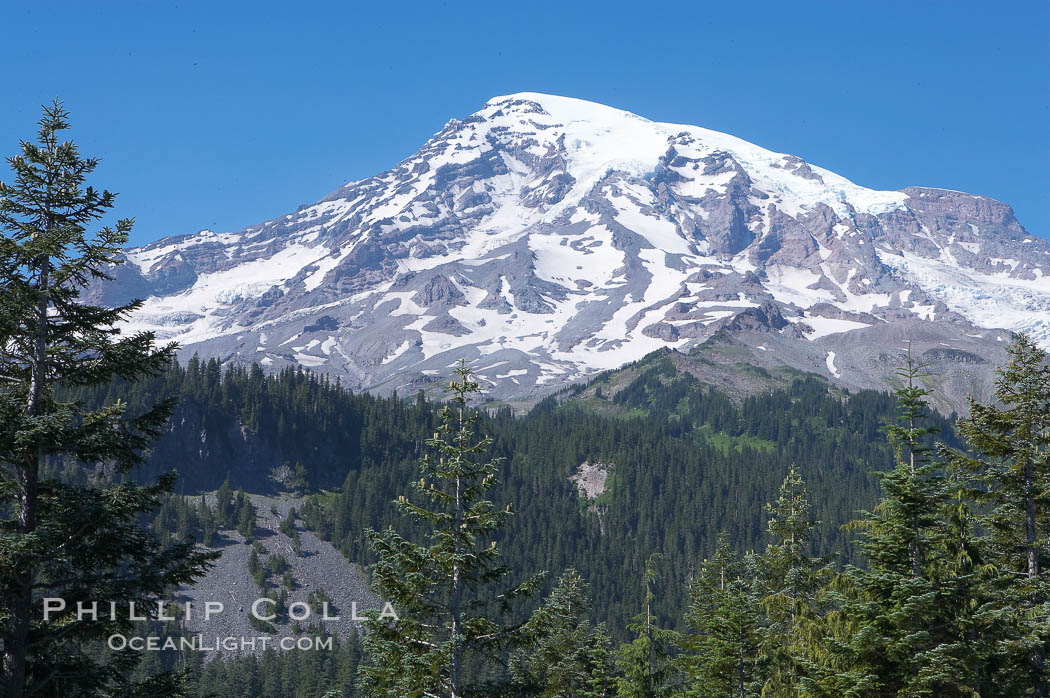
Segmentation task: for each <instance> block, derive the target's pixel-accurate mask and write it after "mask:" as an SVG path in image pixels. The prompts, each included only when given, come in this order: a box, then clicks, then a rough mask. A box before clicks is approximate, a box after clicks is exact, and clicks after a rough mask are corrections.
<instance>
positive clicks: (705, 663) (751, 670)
mask: <svg viewBox="0 0 1050 698" xmlns="http://www.w3.org/2000/svg"><path fill="white" fill-rule="evenodd" d="M757 576H758V570H757V561H756V559H755V556H754V555H750V554H749V555H745V556H744V557H743V558H741V557H738V556H737V555H736V554H735V553H734V552H733V551H732V549H731V548H730V547H729V537H728V536H727V535H726V534H725V533H722V534H720V535H719V537H718V547H717V549H716V550H715V554H714V555H713V556H712V557H711V558H710V559H708V560H704V562H703V564H702V565H701V567H700V573H699V574H698V575H697V577H696V578H695V579H694V580H693V581H692V582H691V584H690V589H689V595H690V601H689V608H688V609H687V611H686V614H685V620H686V623H687V624H688V626H689V628H690V630H689V633H688V635H687V636H686V640H685V646H686V648H687V649H688V650H689V654H688V655H687V657H686V659H685V662H684V664H685V667H686V675H687V677H688V687H687V691H686V695H688V696H697V697H698V698H716V697H719V698H720V697H722V696H731V697H732V698H747V697H749V696H758V695H760V694H761V691H762V685H763V683H764V676H765V675H764V667H763V663H762V652H761V641H762V637H763V633H764V627H763V625H764V620H763V615H762V609H761V603H760V598H759V593H758V589H757V584H756V582H757V579H756V578H757Z"/></svg>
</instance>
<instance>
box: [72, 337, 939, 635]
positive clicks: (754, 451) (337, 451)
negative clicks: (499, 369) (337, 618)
mask: <svg viewBox="0 0 1050 698" xmlns="http://www.w3.org/2000/svg"><path fill="white" fill-rule="evenodd" d="M652 364H653V365H652V366H651V367H649V368H648V369H647V370H645V371H643V372H642V373H641V375H640V376H639V377H638V378H636V379H635V380H634V381H632V382H631V383H630V384H629V385H627V386H626V387H625V388H624V389H623V390H621V391H619V392H618V393H616V395H615V397H614V398H611V399H610V400H609V402H610V407H613V408H614V407H618V406H619V407H626V408H630V412H629V413H628V414H633V415H634V416H623V414H622V413H621V412H620V411H615V410H614V411H612V412H610V413H609V414H603V413H600V412H595V411H594V410H593V409H590V408H585V407H583V406H581V405H579V404H577V403H575V402H573V401H572V399H571V398H570V399H565V396H562V401H561V402H559V400H558V399H555V398H550V399H547V400H545V401H544V402H542V403H540V404H539V405H537V406H536V407H535V408H534V409H533V410H532V411H531V412H530V413H529V414H527V415H525V416H523V417H515V416H513V415H512V413H511V412H510V411H509V410H498V411H495V412H492V413H489V414H485V415H483V417H482V419H481V421H480V422H479V425H478V428H479V431H480V432H481V433H483V434H487V435H490V436H491V437H492V439H493V443H492V446H491V455H492V456H494V457H499V458H502V459H503V461H502V463H501V471H500V473H499V480H500V481H501V483H502V485H501V487H500V488H499V489H498V491H496V492H494V493H493V496H494V500H495V501H496V503H497V504H500V505H502V504H505V503H514V505H515V507H516V510H517V513H516V515H515V516H514V517H512V518H511V519H510V521H509V522H508V524H507V526H506V528H505V530H504V531H503V532H502V534H501V536H500V541H499V542H500V546H501V548H502V550H503V551H504V555H505V556H506V558H507V560H508V564H509V565H510V566H511V567H513V568H520V569H547V570H551V571H552V572H555V573H557V572H558V571H561V570H564V569H567V568H570V567H573V568H575V569H577V570H579V571H580V573H581V575H582V576H583V578H584V579H585V580H587V581H588V582H589V583H590V584H591V585H592V587H593V596H594V602H595V609H596V610H595V613H596V617H599V618H601V619H602V620H607V621H608V622H609V623H610V627H613V628H623V627H625V625H626V622H627V620H628V618H629V617H630V616H631V615H633V613H634V610H633V609H634V608H636V606H637V604H638V603H639V602H640V598H641V594H642V592H641V591H640V590H639V588H638V587H637V585H636V584H633V583H632V580H635V579H637V577H638V575H639V574H640V573H641V570H642V567H643V566H644V563H645V560H646V559H647V558H648V556H649V555H650V554H651V553H653V552H660V553H663V554H664V557H663V558H661V559H662V563H661V570H660V573H661V575H662V578H664V579H666V581H667V582H668V584H667V588H668V590H669V592H670V593H668V594H667V595H666V596H665V597H663V599H662V600H661V608H662V609H663V610H665V611H667V612H668V615H671V613H670V612H671V611H672V609H675V608H679V607H681V604H682V602H683V598H684V591H683V590H682V585H681V582H682V581H684V579H685V578H686V577H687V576H688V575H689V574H690V572H691V571H693V570H695V568H696V565H697V564H698V560H699V559H701V558H702V557H703V556H705V555H708V554H710V553H712V552H713V551H714V546H715V540H716V538H717V535H718V533H719V532H720V531H729V532H731V536H730V541H731V543H732V545H733V546H734V548H735V549H737V550H740V551H743V550H746V549H754V548H755V547H756V546H759V545H761V544H763V542H764V537H765V530H764V529H765V518H764V512H763V506H764V504H765V502H766V501H768V499H769V498H770V493H772V492H775V491H776V488H777V486H778V485H779V484H780V481H781V480H782V479H783V477H784V476H785V474H786V473H787V472H788V470H789V469H790V468H791V467H792V466H795V467H796V468H797V469H798V471H799V472H800V473H801V474H802V475H803V476H804V477H805V478H806V480H807V482H808V483H809V484H810V487H811V489H812V490H813V491H814V492H815V493H817V494H816V495H815V496H816V497H817V500H816V501H815V503H814V508H815V511H816V512H817V514H818V518H819V519H821V521H822V522H823V523H822V525H821V526H820V528H819V531H818V533H817V539H816V540H815V541H814V544H815V545H816V546H818V547H820V548H821V549H828V550H835V551H837V552H842V551H844V550H845V548H844V538H843V536H842V533H841V531H840V530H839V527H840V525H841V524H843V523H845V522H846V521H848V520H850V519H851V518H852V517H853V515H854V514H855V513H856V512H857V511H858V510H861V509H864V508H868V507H870V506H871V505H872V504H873V503H874V501H875V498H876V495H877V491H878V490H877V484H876V482H875V480H874V478H873V477H872V475H871V470H872V469H873V468H874V469H880V468H881V469H884V468H886V467H888V466H889V465H890V463H891V462H892V454H891V450H890V448H889V446H888V444H887V443H886V440H885V437H884V435H883V433H882V431H881V429H882V427H883V426H884V425H885V424H887V423H890V422H891V421H892V420H893V418H894V414H895V409H896V408H895V406H894V401H893V398H892V396H891V395H889V394H885V393H877V392H873V391H861V392H858V393H856V394H853V395H848V396H846V395H842V394H840V393H839V392H838V391H837V390H836V389H833V388H832V387H830V386H829V385H828V384H827V383H826V382H824V381H823V380H821V379H819V378H816V377H808V378H801V379H799V380H797V381H796V382H795V383H794V384H793V385H791V387H790V388H788V389H786V390H778V391H775V392H773V393H771V394H768V395H755V396H750V397H748V398H746V399H744V400H742V401H733V400H731V399H730V398H729V397H727V396H726V395H724V394H721V393H718V392H717V391H712V390H709V389H705V388H704V387H703V386H701V385H700V384H699V383H698V382H697V381H696V379H695V378H693V377H692V376H689V375H687V374H677V373H676V372H675V371H674V368H673V366H672V365H671V363H670V361H668V360H667V359H666V358H664V359H660V358H658V357H654V360H653V361H652ZM80 397H81V398H82V399H85V400H86V401H88V402H89V403H95V402H102V401H115V400H118V399H119V400H123V401H125V402H127V403H128V406H129V410H131V411H134V410H136V409H141V408H145V407H146V406H147V405H149V404H151V403H152V402H154V401H156V400H158V399H161V398H165V397H174V398H176V399H177V401H178V402H177V406H176V408H175V411H174V414H173V416H172V419H171V422H170V426H169V432H168V433H167V434H166V435H165V436H164V437H163V438H162V439H161V440H160V441H159V442H158V443H157V445H156V447H155V449H154V451H153V453H152V454H151V457H150V458H149V460H148V463H147V465H146V466H145V470H144V471H143V473H141V474H142V475H144V476H146V477H154V476H156V475H157V474H159V473H161V472H164V471H167V470H171V469H175V470H177V471H178V473H179V480H178V484H177V488H178V490H180V491H181V492H182V493H183V494H187V495H194V494H198V493H199V492H201V491H204V490H212V489H216V488H217V487H218V486H219V485H220V484H222V482H223V481H224V480H227V479H229V482H230V484H231V485H232V486H233V487H234V488H241V489H245V490H247V491H256V490H261V491H271V490H272V489H274V488H278V489H282V488H283V489H294V485H292V483H291V482H290V481H289V482H287V483H277V482H274V481H273V480H272V479H269V478H267V477H266V473H265V472H258V471H255V472H252V471H238V470H234V471H232V472H231V471H230V470H228V467H229V465H228V464H229V463H231V462H233V463H236V461H237V459H236V456H235V455H233V454H234V452H235V451H236V449H238V448H239V447H240V443H242V442H238V443H227V444H224V443H221V440H223V439H226V438H227V435H228V434H231V433H232V434H234V435H235V436H236V438H237V439H241V438H243V435H242V432H241V430H242V427H243V428H244V429H246V430H248V431H249V432H250V434H251V435H252V436H251V438H252V440H257V441H258V445H257V446H255V447H254V448H256V449H257V450H259V451H260V452H262V453H265V454H266V456H267V457H268V458H269V459H270V460H269V461H264V462H263V463H259V464H258V465H259V468H260V470H261V469H262V467H263V465H264V464H269V465H273V464H287V465H288V466H289V471H290V472H292V473H293V477H294V472H295V469H296V466H297V465H301V466H302V469H305V473H306V480H307V483H308V484H307V487H306V488H305V489H306V490H307V491H312V492H314V494H312V495H310V496H308V497H307V498H306V500H305V501H304V503H303V505H302V507H301V514H302V516H303V519H304V522H305V524H306V525H307V526H308V527H310V528H312V529H313V530H315V531H317V532H318V533H320V534H321V535H322V537H324V538H325V539H327V540H330V541H331V542H332V543H333V544H334V545H336V546H337V547H338V548H339V549H340V550H341V551H343V552H344V553H345V554H346V555H347V556H348V557H349V558H350V559H351V560H354V561H360V562H364V563H366V564H367V563H368V562H370V553H369V550H368V546H367V542H366V538H365V531H366V530H367V529H368V528H370V527H380V526H383V525H386V524H388V523H394V524H395V525H404V524H405V522H404V521H402V520H400V519H399V517H398V516H397V514H396V512H395V510H394V509H393V508H392V506H391V504H390V503H391V501H392V500H394V499H396V498H397V496H398V495H399V494H401V493H402V492H403V491H404V488H405V487H406V485H407V483H409V482H412V481H413V479H414V478H415V476H416V474H417V470H418V463H417V461H418V458H419V457H420V455H421V453H422V451H423V440H424V439H425V438H426V437H427V436H428V435H429V434H430V433H432V432H433V430H434V426H435V421H436V411H437V409H438V405H435V404H430V403H427V402H425V401H424V400H423V399H422V398H421V397H420V396H417V397H415V398H411V399H402V398H398V397H396V396H394V397H389V398H383V397H376V396H373V395H370V394H368V393H360V394H354V393H351V392H349V391H346V390H344V389H342V388H341V387H340V386H339V385H338V384H337V383H335V382H331V381H328V380H326V379H325V378H324V377H321V376H315V375H312V374H310V373H308V372H305V371H302V370H291V369H289V370H285V371H283V372H281V373H279V374H276V375H265V374H264V373H263V372H262V371H261V370H260V369H259V368H258V367H257V366H253V367H250V368H230V369H226V370H221V369H220V367H219V365H218V363H217V362H216V361H214V360H211V361H198V360H196V359H193V360H191V361H189V362H188V364H186V365H185V366H183V365H179V364H172V365H171V366H170V367H169V369H168V370H167V371H166V372H165V373H164V374H163V375H160V376H157V377H155V378H153V379H151V380H147V381H142V382H137V383H134V384H126V383H125V384H114V385H111V386H108V387H107V388H105V389H104V390H102V391H92V392H90V393H85V394H82V395H81V396H80ZM936 420H937V422H938V424H939V425H940V426H941V427H943V428H944V429H945V432H944V433H945V434H949V435H950V422H949V420H948V419H942V418H936ZM202 433H204V434H205V436H204V440H203V443H202V439H201V434H202ZM216 442H219V443H216ZM205 449H207V450H205ZM202 452H203V455H202ZM585 461H589V462H601V463H604V464H611V471H612V474H611V475H610V478H609V482H608V489H607V491H606V492H605V493H603V494H602V495H601V496H599V497H598V499H597V500H596V501H590V500H586V499H582V498H581V496H580V493H579V492H578V491H577V488H576V486H575V485H574V484H573V483H572V482H570V481H569V477H570V475H572V473H573V472H575V470H576V468H577V467H578V466H579V465H580V464H581V463H583V462H585ZM322 488H323V491H321V492H318V490H321V489H322ZM618 633H619V631H617V634H618Z"/></svg>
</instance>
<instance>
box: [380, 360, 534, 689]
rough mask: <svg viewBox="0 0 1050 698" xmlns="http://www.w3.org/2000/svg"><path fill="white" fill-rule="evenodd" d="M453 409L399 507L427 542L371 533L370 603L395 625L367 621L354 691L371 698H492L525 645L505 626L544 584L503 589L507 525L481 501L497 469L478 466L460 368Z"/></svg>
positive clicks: (469, 388)
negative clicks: (500, 538)
mask: <svg viewBox="0 0 1050 698" xmlns="http://www.w3.org/2000/svg"><path fill="white" fill-rule="evenodd" d="M449 390H450V392H451V395H452V399H451V401H450V403H449V404H447V405H446V406H445V407H444V408H443V409H442V410H441V413H440V418H441V427H440V431H438V432H436V433H435V434H434V436H433V437H432V438H430V439H428V440H427V441H426V445H427V446H428V448H429V449H430V450H431V451H432V453H427V454H426V455H424V456H423V459H422V462H421V473H420V474H421V477H420V479H419V481H418V482H416V483H414V484H413V489H414V490H415V491H416V493H417V494H418V495H420V496H421V497H422V498H423V499H424V500H429V502H430V504H429V506H428V505H426V504H416V503H414V502H413V501H410V500H409V499H408V498H406V497H405V496H404V495H402V496H401V497H399V498H398V500H397V502H396V504H397V507H398V508H399V509H400V511H401V512H402V513H405V514H407V515H408V516H409V517H411V518H412V519H414V520H415V521H417V522H418V523H419V524H420V526H421V528H422V530H423V531H424V534H425V535H427V536H428V537H429V540H428V541H427V543H425V544H416V543H413V542H411V541H410V540H409V539H408V538H406V537H404V536H402V535H401V534H399V533H397V532H395V531H394V530H393V529H392V528H388V529H385V530H383V531H374V530H373V531H369V532H368V537H369V542H370V545H371V547H372V550H373V551H374V552H375V554H376V557H377V560H376V561H375V562H374V563H373V564H372V566H371V568H370V572H371V575H372V585H373V589H374V590H375V591H376V593H377V594H378V595H379V596H380V597H381V598H382V599H384V600H385V601H387V602H389V603H390V604H391V605H392V607H393V610H394V611H395V613H397V614H398V616H399V617H398V618H397V619H396V620H392V619H390V618H383V617H381V616H380V615H378V614H372V618H371V621H370V622H368V623H367V632H366V633H365V635H364V640H363V644H364V647H365V649H366V654H367V663H366V664H365V666H363V667H362V673H361V676H362V678H361V682H360V687H361V688H362V690H364V691H365V692H366V693H367V694H368V695H373V696H389V697H390V698H394V697H395V696H396V697H397V698H408V697H412V696H444V697H448V698H457V697H459V696H472V695H478V696H482V695H496V694H497V693H498V692H500V691H502V690H505V689H506V685H507V684H509V677H508V676H506V675H505V674H503V673H502V672H503V671H505V670H504V669H503V667H502V666H501V665H500V664H499V663H498V662H496V663H494V661H493V660H494V658H495V659H496V660H499V659H500V658H501V657H503V656H505V655H506V653H507V652H508V650H510V649H512V648H513V647H515V646H517V645H518V644H520V643H522V642H523V641H524V640H525V634H524V632H523V623H517V624H514V623H507V622H505V621H504V618H505V616H506V615H507V614H508V612H509V611H510V609H511V606H512V604H513V603H514V602H515V601H516V600H517V599H520V598H523V597H525V596H527V595H529V594H531V593H534V592H535V591H536V589H537V588H538V586H539V584H540V583H541V581H542V578H543V574H538V575H534V576H532V577H530V578H528V579H527V580H525V581H524V582H522V583H520V584H517V585H510V586H507V585H505V580H506V577H507V576H508V575H509V574H510V571H509V570H508V569H507V568H506V567H505V566H503V565H502V564H501V563H500V551H499V548H498V547H497V545H496V542H495V540H494V536H495V535H496V534H497V532H498V531H499V530H500V529H501V528H502V527H503V525H504V522H505V521H506V520H507V518H508V517H509V516H511V508H510V506H509V505H508V506H507V507H506V508H505V509H503V510H497V509H495V508H494V506H493V504H492V502H491V501H489V500H488V499H487V496H488V493H489V490H491V489H492V488H493V487H494V486H496V485H497V484H498V483H497V481H496V473H497V470H498V466H499V461H498V460H496V459H487V460H486V459H485V457H484V454H485V453H486V452H487V451H488V449H489V447H490V445H491V439H489V438H488V437H486V438H480V439H479V438H478V436H477V434H476V429H475V425H476V423H477V421H478V412H477V410H476V409H474V408H472V407H471V406H470V404H469V402H470V399H471V398H472V397H474V396H476V395H477V394H479V393H480V392H481V391H480V388H479V386H478V383H477V381H476V380H475V379H474V376H473V373H472V371H471V369H470V367H469V366H467V365H466V363H465V362H462V361H461V362H460V364H459V366H458V367H457V368H456V369H454V371H453V379H452V382H451V383H450V385H449Z"/></svg>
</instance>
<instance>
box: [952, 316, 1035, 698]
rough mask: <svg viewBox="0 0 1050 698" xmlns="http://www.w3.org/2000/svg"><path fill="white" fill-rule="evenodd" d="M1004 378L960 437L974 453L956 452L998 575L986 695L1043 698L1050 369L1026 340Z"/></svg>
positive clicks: (1002, 371)
mask: <svg viewBox="0 0 1050 698" xmlns="http://www.w3.org/2000/svg"><path fill="white" fill-rule="evenodd" d="M1007 351H1008V352H1009V356H1010V360H1009V363H1007V365H1006V366H1004V367H1001V368H999V369H998V372H999V378H998V381H997V383H996V391H995V402H994V403H991V404H981V403H978V402H976V401H973V400H971V403H970V414H969V416H968V417H967V418H965V419H963V420H961V421H960V422H959V432H960V433H961V435H962V436H963V437H964V438H965V440H966V442H967V444H968V446H969V448H970V450H971V452H972V455H971V454H967V453H965V452H962V451H949V452H948V455H949V457H950V458H951V460H952V463H953V464H954V465H955V466H956V467H958V468H959V469H960V470H961V471H963V472H964V473H966V474H968V475H969V477H970V478H971V481H972V484H973V486H972V488H971V490H970V495H971V496H972V497H974V498H975V499H976V501H977V504H978V505H979V508H978V512H979V516H978V520H979V524H980V527H981V530H982V531H984V533H985V535H984V536H983V537H982V540H981V541H980V542H981V546H980V547H981V551H980V552H981V555H982V556H983V559H984V561H985V563H986V564H988V565H989V566H991V567H992V568H993V569H994V573H995V574H994V579H993V580H991V581H990V583H989V587H990V593H991V595H992V598H991V599H990V601H989V604H988V605H987V606H986V607H984V608H983V609H982V610H983V611H984V613H986V614H987V615H989V616H990V617H989V619H988V622H987V623H986V625H985V628H986V629H987V630H989V631H994V632H997V633H998V635H997V636H996V637H995V638H994V642H995V653H994V655H993V656H992V657H991V662H990V663H989V669H990V674H991V675H990V676H989V677H987V683H986V685H988V686H996V685H1003V682H1008V685H1009V686H1011V687H1013V689H1014V690H1015V691H1017V692H1018V694H1022V695H1035V696H1046V695H1048V690H1050V689H1048V681H1050V668H1048V666H1047V651H1048V649H1050V647H1048V643H1050V576H1048V574H1047V570H1046V566H1047V563H1048V562H1050V543H1048V540H1050V366H1048V365H1047V354H1046V352H1045V351H1043V350H1042V349H1040V348H1039V347H1038V346H1037V345H1036V344H1035V342H1034V341H1033V340H1032V339H1031V338H1030V337H1028V336H1026V335H1023V334H1022V335H1018V336H1017V338H1016V339H1015V341H1014V342H1013V343H1012V344H1011V346H1010V347H1009V348H1008V350H1007Z"/></svg>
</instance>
